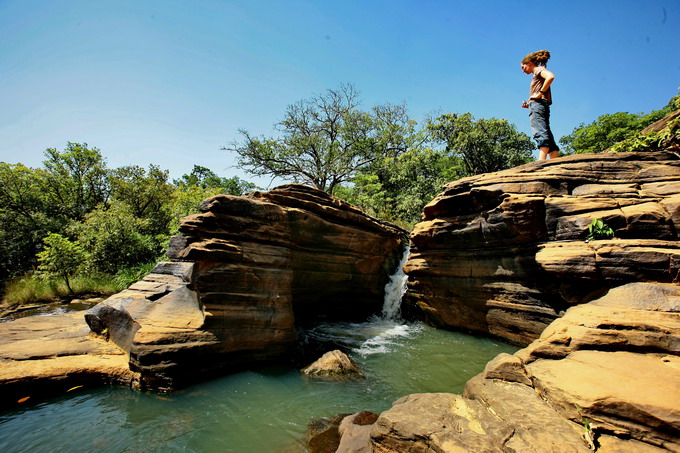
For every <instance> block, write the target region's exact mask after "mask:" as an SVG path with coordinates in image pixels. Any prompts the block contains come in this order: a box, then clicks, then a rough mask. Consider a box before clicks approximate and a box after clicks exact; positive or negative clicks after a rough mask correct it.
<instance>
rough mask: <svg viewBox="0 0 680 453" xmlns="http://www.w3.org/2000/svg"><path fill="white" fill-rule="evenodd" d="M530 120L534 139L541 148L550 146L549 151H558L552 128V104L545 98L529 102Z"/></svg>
mask: <svg viewBox="0 0 680 453" xmlns="http://www.w3.org/2000/svg"><path fill="white" fill-rule="evenodd" d="M529 121H530V122H531V131H532V132H533V133H534V140H536V143H537V144H538V147H539V148H543V147H544V146H547V147H548V152H552V151H558V150H559V148H558V147H557V143H555V137H553V133H552V131H551V130H550V105H549V104H548V101H546V100H545V99H539V100H537V101H531V102H529Z"/></svg>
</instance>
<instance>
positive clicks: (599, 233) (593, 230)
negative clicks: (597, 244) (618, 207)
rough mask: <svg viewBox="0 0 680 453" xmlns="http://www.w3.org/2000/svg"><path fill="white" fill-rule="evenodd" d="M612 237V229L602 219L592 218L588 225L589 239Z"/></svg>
mask: <svg viewBox="0 0 680 453" xmlns="http://www.w3.org/2000/svg"><path fill="white" fill-rule="evenodd" d="M613 237H614V230H612V229H611V228H610V227H609V226H608V225H607V224H606V223H605V222H604V221H603V220H602V219H593V221H592V222H590V226H589V227H588V236H587V237H586V239H588V240H589V241H592V240H595V239H611V238H613Z"/></svg>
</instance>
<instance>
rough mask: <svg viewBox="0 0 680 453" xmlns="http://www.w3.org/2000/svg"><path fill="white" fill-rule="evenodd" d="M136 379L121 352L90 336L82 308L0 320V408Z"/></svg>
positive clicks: (129, 383) (136, 375)
mask: <svg viewBox="0 0 680 453" xmlns="http://www.w3.org/2000/svg"><path fill="white" fill-rule="evenodd" d="M138 378H139V375H138V373H135V372H133V371H130V367H129V366H128V357H127V356H126V354H125V353H124V352H123V351H121V350H120V349H119V348H118V347H116V346H115V345H113V344H111V343H109V342H107V341H106V340H105V339H103V338H99V337H96V336H94V335H91V334H90V329H89V328H88V326H87V324H85V321H84V320H83V314H82V312H74V313H69V314H64V315H55V316H33V317H27V318H20V319H17V320H14V321H10V322H3V323H0V407H9V406H12V405H15V404H17V402H19V401H25V402H26V403H27V404H30V403H32V402H35V401H39V400H40V398H42V397H44V396H46V395H50V396H51V395H63V394H66V393H67V392H68V391H69V390H70V389H72V388H74V387H78V386H85V387H89V386H92V385H97V386H99V385H102V384H107V383H113V384H121V385H127V386H132V385H134V383H135V382H137V380H138ZM27 398H28V399H27Z"/></svg>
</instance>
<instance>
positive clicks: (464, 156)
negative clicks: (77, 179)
mask: <svg viewBox="0 0 680 453" xmlns="http://www.w3.org/2000/svg"><path fill="white" fill-rule="evenodd" d="M427 129H428V130H429V131H430V133H431V134H432V139H433V141H434V142H435V143H443V144H444V146H445V150H446V152H448V153H450V154H452V155H455V156H457V157H459V158H460V159H461V161H462V163H463V168H464V171H465V173H466V174H467V175H477V174H480V173H489V172H494V171H499V170H505V169H506V168H511V167H515V166H517V165H521V164H525V163H527V162H529V161H531V160H532V152H533V150H534V144H533V142H532V141H531V138H530V137H529V136H528V135H526V134H524V133H522V132H519V131H517V129H516V128H515V126H514V125H513V124H511V123H509V122H508V120H504V119H496V118H491V119H485V118H481V119H478V120H475V118H474V117H473V116H472V114H470V113H463V114H457V113H446V114H444V115H440V116H439V117H437V118H434V119H430V120H429V121H428V123H427Z"/></svg>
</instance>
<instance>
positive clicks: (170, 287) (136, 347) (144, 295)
mask: <svg viewBox="0 0 680 453" xmlns="http://www.w3.org/2000/svg"><path fill="white" fill-rule="evenodd" d="M201 211H202V213H201V214H197V215H193V216H189V217H186V218H185V219H183V221H182V224H181V226H180V232H181V233H182V234H181V235H180V236H177V237H175V238H173V240H172V241H171V244H170V249H169V251H168V256H169V257H170V258H172V259H173V260H175V262H174V263H161V264H160V265H159V266H157V268H156V269H155V270H154V271H153V272H152V273H151V274H150V275H149V276H147V277H146V278H145V279H144V280H143V281H141V282H138V283H136V284H135V285H133V286H132V287H130V288H129V289H128V290H126V291H123V292H122V293H119V294H117V295H115V296H113V297H111V298H109V299H108V300H107V301H105V302H103V303H101V304H100V305H98V306H97V307H95V308H94V309H93V310H91V312H90V313H89V314H88V315H87V321H88V324H89V325H90V326H91V328H92V330H93V331H95V332H97V333H99V334H105V335H106V336H107V337H108V338H109V339H110V340H111V341H112V342H114V343H116V344H117V345H118V346H119V347H120V348H121V349H122V350H124V351H125V352H127V353H129V356H130V366H131V369H133V370H135V371H137V372H139V373H140V374H141V383H142V385H143V386H144V387H147V388H154V389H170V388H175V387H178V386H180V385H184V384H185V383H187V382H191V381H193V380H196V379H198V378H199V377H201V376H206V375H211V374H215V373H220V372H223V371H225V370H230V369H234V368H239V367H243V366H244V365H248V364H252V363H255V362H260V361H271V360H282V359H285V358H289V357H290V352H291V351H292V349H293V348H294V346H295V344H296V341H297V334H296V325H297V324H300V323H303V322H305V321H307V320H309V319H328V320H333V319H363V318H365V317H367V316H368V315H369V314H372V313H376V312H378V311H379V310H380V308H381V307H382V301H383V294H384V287H385V283H386V282H387V280H388V278H389V275H390V274H391V273H392V271H394V268H395V267H396V264H397V263H398V262H399V259H400V256H399V255H400V253H401V251H402V244H403V241H404V238H405V232H404V231H403V230H401V229H399V228H398V227H396V226H393V225H390V224H388V223H385V222H381V221H379V220H377V219H374V218H372V217H369V216H368V215H366V214H364V213H363V212H361V211H360V210H358V209H356V208H354V207H352V206H350V205H348V204H347V203H345V202H343V201H341V200H339V199H337V198H335V197H332V196H330V195H328V194H326V193H324V192H321V191H318V190H315V189H311V188H308V187H305V186H300V185H294V184H293V185H287V186H281V187H278V188H276V189H274V190H271V191H269V192H253V193H251V194H248V195H246V196H243V197H236V196H230V195H218V196H214V197H212V198H208V199H207V200H205V201H204V202H203V203H202V205H201Z"/></svg>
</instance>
